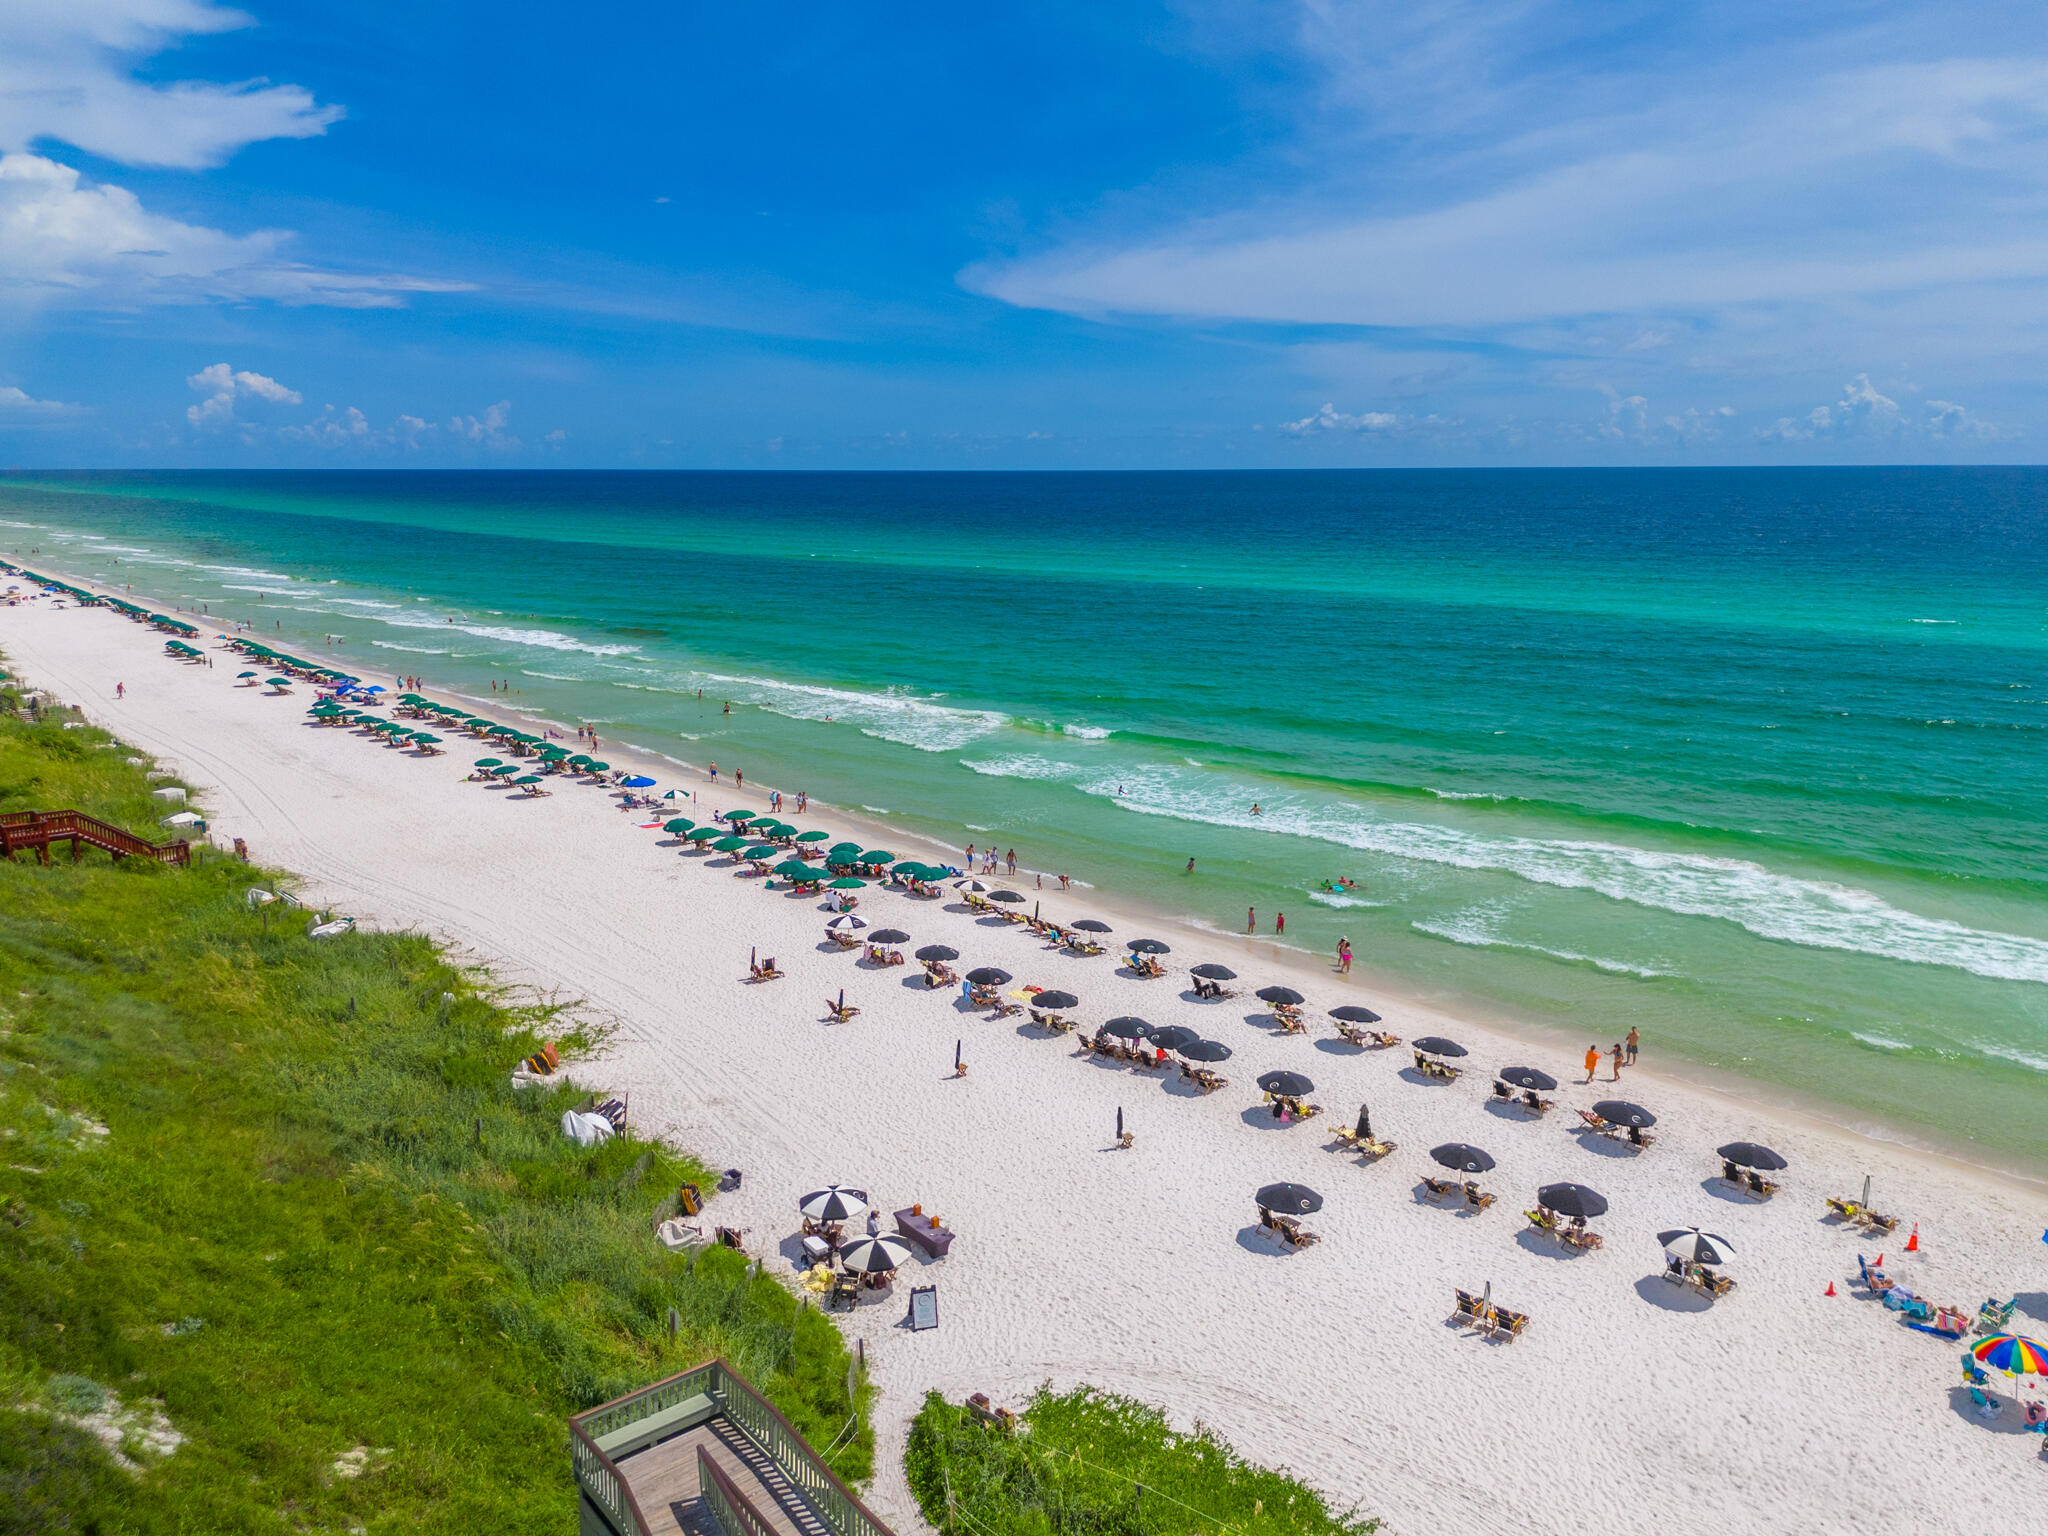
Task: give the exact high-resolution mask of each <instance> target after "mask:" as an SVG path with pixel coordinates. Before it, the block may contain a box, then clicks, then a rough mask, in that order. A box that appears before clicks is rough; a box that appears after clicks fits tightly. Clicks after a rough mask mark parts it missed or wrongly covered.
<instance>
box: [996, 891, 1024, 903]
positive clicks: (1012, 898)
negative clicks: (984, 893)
mask: <svg viewBox="0 0 2048 1536" xmlns="http://www.w3.org/2000/svg"><path fill="white" fill-rule="evenodd" d="M988 899H989V900H990V901H1000V902H1005V903H1012V904H1014V903H1016V902H1020V901H1022V900H1023V899H1024V898H1023V897H1022V896H1019V895H1018V894H1017V893H1016V892H1015V891H990V892H989V893H988Z"/></svg>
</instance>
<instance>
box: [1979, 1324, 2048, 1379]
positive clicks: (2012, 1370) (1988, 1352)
mask: <svg viewBox="0 0 2048 1536" xmlns="http://www.w3.org/2000/svg"><path fill="white" fill-rule="evenodd" d="M1970 1353H1971V1354H1972V1355H1974V1356H1976V1358H1977V1363H1978V1364H1979V1365H1984V1366H1989V1367H1990V1368H1991V1369H1992V1370H1994V1371H2004V1372H2005V1373H2006V1374H2007V1375H2008V1376H2023V1375H2025V1374H2027V1373H2028V1372H2030V1371H2031V1372H2032V1373H2033V1374H2035V1375H2037V1376H2048V1345H2042V1344H2037V1343H2035V1342H2034V1341H2033V1340H2032V1339H2023V1338H2021V1337H2020V1336H2019V1335H2018V1334H2016V1333H1994V1334H1993V1335H1992V1336H1991V1337H1990V1338H1988V1339H1986V1340H1984V1341H1983V1342H1982V1343H1981V1344H1973V1345H1971V1346H1970Z"/></svg>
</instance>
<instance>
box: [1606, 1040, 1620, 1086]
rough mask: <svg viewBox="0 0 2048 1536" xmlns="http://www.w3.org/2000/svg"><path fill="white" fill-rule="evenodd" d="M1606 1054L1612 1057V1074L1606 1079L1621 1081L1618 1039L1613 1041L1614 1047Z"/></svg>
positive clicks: (1612, 1081)
mask: <svg viewBox="0 0 2048 1536" xmlns="http://www.w3.org/2000/svg"><path fill="white" fill-rule="evenodd" d="M1608 1054H1609V1055H1611V1056H1612V1057H1613V1058H1614V1076H1612V1077H1610V1078H1609V1079H1607V1081H1609V1082H1610V1083H1618V1082H1620V1081H1621V1042H1620V1041H1619V1040H1617V1041H1615V1042H1614V1049H1613V1050H1612V1051H1611V1052H1609V1053H1608Z"/></svg>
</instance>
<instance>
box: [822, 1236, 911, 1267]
mask: <svg viewBox="0 0 2048 1536" xmlns="http://www.w3.org/2000/svg"><path fill="white" fill-rule="evenodd" d="M909 1262H910V1245H909V1244H908V1243H906V1242H904V1241H903V1239H902V1238H900V1237H898V1236H896V1235H895V1234H894V1233H893V1232H890V1233H884V1234H882V1235H881V1236H879V1237H859V1238H855V1239H854V1240H853V1241H852V1242H850V1243H848V1244H847V1245H846V1246H845V1247H844V1248H842V1249H840V1250H839V1267H840V1268H841V1269H844V1270H845V1271H846V1272H847V1273H848V1274H850V1275H879V1274H881V1273H883V1272H884V1271H886V1270H891V1269H901V1268H902V1267H903V1266H904V1265H905V1264H907V1263H909Z"/></svg>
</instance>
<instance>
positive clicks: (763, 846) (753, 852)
mask: <svg viewBox="0 0 2048 1536" xmlns="http://www.w3.org/2000/svg"><path fill="white" fill-rule="evenodd" d="M781 851H782V850H781V849H779V848H777V847H776V846H775V845H774V844H773V843H756V844H754V846H753V847H751V848H749V849H748V850H747V857H748V858H750V859H765V858H767V857H768V856H769V855H770V854H775V853H780V852H781Z"/></svg>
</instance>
